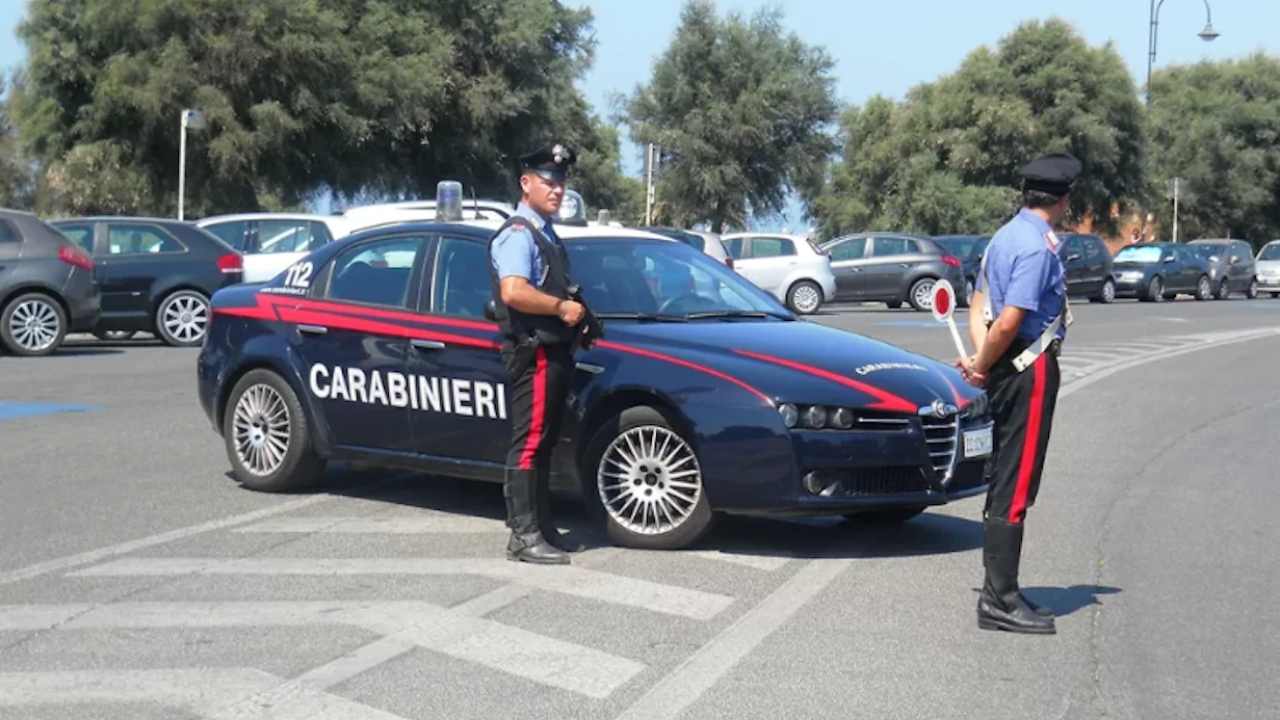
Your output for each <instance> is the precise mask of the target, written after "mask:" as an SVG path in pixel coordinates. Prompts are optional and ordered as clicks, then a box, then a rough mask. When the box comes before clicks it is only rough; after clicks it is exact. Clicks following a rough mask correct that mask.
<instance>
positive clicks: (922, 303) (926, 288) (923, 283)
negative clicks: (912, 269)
mask: <svg viewBox="0 0 1280 720" xmlns="http://www.w3.org/2000/svg"><path fill="white" fill-rule="evenodd" d="M937 282H938V281H937V280H935V279H933V278H920V279H919V280H917V281H915V283H913V284H912V285H911V293H910V294H909V295H908V297H909V298H910V300H911V307H913V308H915V309H916V310H919V311H920V312H927V311H929V310H932V309H933V286H934V285H935V284H937Z"/></svg>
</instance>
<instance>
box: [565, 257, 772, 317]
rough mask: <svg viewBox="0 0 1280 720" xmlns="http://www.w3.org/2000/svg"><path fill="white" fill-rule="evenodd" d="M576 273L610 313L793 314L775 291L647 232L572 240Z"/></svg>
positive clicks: (597, 309)
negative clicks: (776, 297)
mask: <svg viewBox="0 0 1280 720" xmlns="http://www.w3.org/2000/svg"><path fill="white" fill-rule="evenodd" d="M568 250H569V258H570V263H571V272H572V273H573V279H574V280H575V281H576V282H577V283H579V284H580V285H581V286H582V295H583V298H584V299H585V300H586V301H587V305H588V306H589V307H590V308H591V310H592V312H594V313H596V314H597V315H599V316H601V317H605V318H609V317H612V318H623V319H637V320H681V321H687V320H698V319H708V318H739V317H777V318H780V319H787V320H790V319H792V318H793V316H792V315H791V313H790V312H789V311H787V309H786V308H784V307H783V306H782V305H781V304H779V303H778V301H777V300H774V299H773V296H771V295H769V294H768V293H766V292H764V291H763V290H760V289H759V288H757V287H756V286H755V285H752V284H751V283H750V282H748V281H747V280H746V279H744V278H743V277H742V276H741V275H738V274H737V273H735V272H733V271H732V270H730V269H728V268H727V267H725V266H724V265H723V264H721V263H719V262H716V261H715V260H713V259H712V258H710V257H708V256H707V255H704V254H703V253H701V252H698V251H697V250H694V249H693V248H691V247H689V246H688V245H684V244H681V243H673V242H662V241H659V240H646V239H642V238H635V239H632V238H608V239H593V240H589V241H577V242H574V241H570V242H569V243H568Z"/></svg>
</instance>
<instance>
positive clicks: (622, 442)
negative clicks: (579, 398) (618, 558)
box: [582, 405, 714, 550]
mask: <svg viewBox="0 0 1280 720" xmlns="http://www.w3.org/2000/svg"><path fill="white" fill-rule="evenodd" d="M619 448H626V449H627V450H628V451H626V452H618V449H619ZM667 457H669V458H671V459H670V460H666V461H664V460H663V458H667ZM582 467H583V472H582V481H583V493H584V496H585V499H586V501H587V504H588V507H589V508H591V510H592V511H593V512H594V513H596V514H598V515H602V516H603V517H604V522H605V532H606V533H607V534H608V536H609V539H610V540H611V541H613V542H614V543H615V544H617V545H621V546H623V547H632V548H642V549H646V550H676V549H679V548H682V547H686V546H688V545H691V544H693V543H695V542H697V541H698V539H699V538H700V537H702V535H703V534H704V533H706V532H707V530H709V529H710V527H711V523H712V519H713V518H714V515H713V514H712V512H711V503H710V502H709V501H708V500H707V493H706V488H705V486H704V485H703V483H702V469H701V465H700V464H699V462H698V457H697V453H696V452H695V451H694V449H693V445H692V444H691V443H690V442H689V440H688V439H687V438H685V437H684V435H683V434H682V433H681V432H680V431H679V430H678V429H677V428H676V427H675V424H674V423H672V422H671V421H670V420H669V419H668V418H667V417H666V416H665V415H663V414H662V413H661V412H659V411H658V410H657V409H656V408H652V407H649V406H645V405H641V406H637V407H632V408H628V409H627V410H624V411H623V412H622V413H620V414H619V415H617V416H615V417H614V418H613V419H612V420H611V421H609V422H608V423H606V424H605V426H604V428H602V429H601V430H600V431H599V432H597V433H596V435H595V437H594V438H593V439H592V441H591V443H590V445H589V446H588V451H587V454H586V460H585V462H584V463H583V464H582ZM690 472H692V473H693V474H692V475H689V474H686V473H690ZM660 503H661V504H660ZM637 512H639V513H640V514H639V516H638V517H637V515H636V513H637ZM650 513H652V519H650Z"/></svg>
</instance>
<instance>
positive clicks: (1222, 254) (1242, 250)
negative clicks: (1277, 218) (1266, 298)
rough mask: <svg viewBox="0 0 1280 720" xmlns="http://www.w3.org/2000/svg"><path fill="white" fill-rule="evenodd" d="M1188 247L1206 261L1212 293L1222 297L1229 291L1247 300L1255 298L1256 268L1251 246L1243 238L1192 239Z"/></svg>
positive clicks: (1218, 297) (1256, 287) (1228, 294)
mask: <svg viewBox="0 0 1280 720" xmlns="http://www.w3.org/2000/svg"><path fill="white" fill-rule="evenodd" d="M1191 249H1192V250H1194V251H1195V252H1196V253H1197V254H1198V255H1200V257H1201V258H1202V259H1204V261H1205V262H1207V263H1209V281H1210V282H1211V283H1213V296H1214V297H1215V298H1217V299H1219V300H1225V299H1227V298H1228V297H1230V296H1231V293H1233V292H1239V293H1244V296H1245V297H1247V298H1250V299H1253V298H1255V297H1258V279H1257V274H1258V271H1257V268H1256V267H1255V263H1254V261H1253V245H1250V244H1249V242H1248V241H1246V240H1192V241H1191Z"/></svg>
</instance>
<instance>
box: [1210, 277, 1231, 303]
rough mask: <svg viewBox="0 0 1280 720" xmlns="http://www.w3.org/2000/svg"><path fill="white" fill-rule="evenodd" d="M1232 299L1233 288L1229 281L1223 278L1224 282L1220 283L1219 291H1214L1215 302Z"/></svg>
mask: <svg viewBox="0 0 1280 720" xmlns="http://www.w3.org/2000/svg"><path fill="white" fill-rule="evenodd" d="M1230 297H1231V286H1230V285H1228V284H1227V279H1226V278H1222V282H1220V283H1218V287H1217V289H1215V290H1214V291H1213V299H1214V300H1226V299H1228V298H1230Z"/></svg>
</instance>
